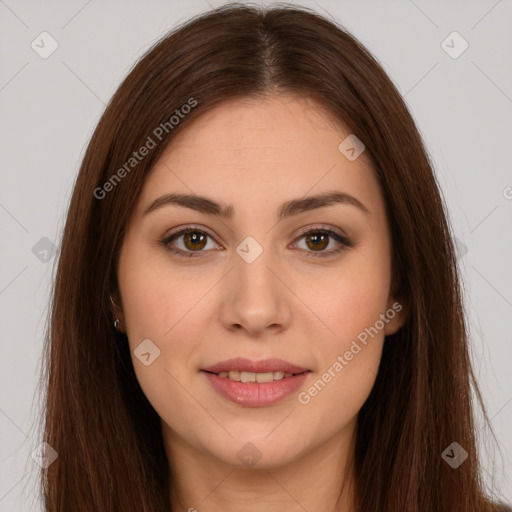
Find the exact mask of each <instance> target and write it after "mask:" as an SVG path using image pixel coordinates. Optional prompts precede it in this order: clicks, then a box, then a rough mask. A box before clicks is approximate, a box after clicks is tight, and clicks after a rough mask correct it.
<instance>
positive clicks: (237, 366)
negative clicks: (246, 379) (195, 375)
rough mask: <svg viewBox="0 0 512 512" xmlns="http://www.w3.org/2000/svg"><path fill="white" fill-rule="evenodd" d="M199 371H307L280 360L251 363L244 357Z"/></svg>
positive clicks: (296, 372) (228, 360) (263, 360)
mask: <svg viewBox="0 0 512 512" xmlns="http://www.w3.org/2000/svg"><path fill="white" fill-rule="evenodd" d="M201 370H202V371H204V372H211V373H220V372H229V371H238V372H253V373H267V372H284V373H293V374H298V373H303V372H306V371H309V370H308V368H301V367H300V366H297V365H295V364H292V363H289V362H287V361H283V360H282V359H262V360H261V361H251V360H250V359H246V358H244V357H235V358H233V359H227V360H226V361H221V362H220V363H217V364H214V365H213V366H208V367H206V368H201Z"/></svg>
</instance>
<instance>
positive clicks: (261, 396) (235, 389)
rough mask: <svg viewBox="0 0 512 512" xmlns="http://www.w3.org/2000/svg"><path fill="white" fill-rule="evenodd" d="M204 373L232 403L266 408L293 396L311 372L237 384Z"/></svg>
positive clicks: (233, 381)
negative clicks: (279, 378)
mask: <svg viewBox="0 0 512 512" xmlns="http://www.w3.org/2000/svg"><path fill="white" fill-rule="evenodd" d="M202 373H203V374H204V375H206V378H207V379H208V380H209V382H210V384H211V385H212V386H213V389H215V391H217V393H219V394H220V395H222V396H223V397H224V398H227V399H228V400H231V402H234V403H235V404H238V405H245V406H247V407H264V406H265V405H272V404H275V403H277V402H279V401H280V400H282V399H284V398H286V397H287V396H289V395H291V394H292V393H293V392H294V391H296V390H297V389H298V388H299V387H300V386H301V385H302V384H303V383H304V381H305V380H306V376H307V374H308V373H309V372H303V373H300V374H298V375H294V376H293V377H285V378H283V379H281V380H273V381H272V382H263V383H259V382H237V381H235V380H231V379H228V378H226V377H219V376H218V375H215V374H214V373H208V372H202Z"/></svg>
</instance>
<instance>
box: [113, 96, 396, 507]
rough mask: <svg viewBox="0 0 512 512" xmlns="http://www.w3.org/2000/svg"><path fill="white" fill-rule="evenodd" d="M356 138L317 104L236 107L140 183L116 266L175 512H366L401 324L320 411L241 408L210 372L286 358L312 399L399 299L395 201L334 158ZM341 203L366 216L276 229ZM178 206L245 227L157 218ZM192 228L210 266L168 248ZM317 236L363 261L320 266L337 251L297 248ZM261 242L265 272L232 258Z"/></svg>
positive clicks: (328, 212)
mask: <svg viewBox="0 0 512 512" xmlns="http://www.w3.org/2000/svg"><path fill="white" fill-rule="evenodd" d="M349 133H350V132H349V131H348V129H347V128H346V127H345V126H344V125H342V124H341V123H340V122H339V121H337V120H335V119H333V118H332V117H331V116H330V115H329V114H328V113H326V112H324V111H322V109H321V108H320V106H319V105H318V104H316V103H315V102H314V101H313V100H310V99H306V98H298V97H294V96H287V95H286V96H285V95H281V96H272V97H269V98H268V99H265V100H261V99H259V100H256V99H244V100H232V101H229V102H227V103H224V104H223V105H221V106H220V107H217V108H215V109H214V110H212V111H210V112H207V113H206V114H203V115H202V116H201V117H200V118H198V119H197V120H195V121H194V122H193V123H191V124H190V125H189V126H187V127H186V128H185V129H184V130H183V131H182V132H180V133H179V134H178V135H177V136H176V137H175V138H174V139H173V141H172V144H171V145H169V146H168V147H167V148H166V150H165V152H164V153H163V155H162V156H161V158H160V159H159V161H158V162H157V164H156V165H155V166H154V168H153V169H152V171H151V173H150V174H149V176H148V178H147V180H146V182H145V185H144V187H143V190H142V192H141V195H140V197H139V200H138V204H137V206H136V208H135V210H134V212H133V215H132V218H131V221H130V223H129V226H128V229H127V232H126V236H125V238H124V241H123V245H122V249H121V253H120V259H119V268H118V283H119V294H118V295H116V298H117V300H118V301H119V302H117V303H118V304H122V306H121V307H122V311H121V313H119V311H116V317H118V318H119V319H120V321H121V323H120V326H119V328H120V330H123V331H124V332H126V333H127V336H128V339H129V344H130V349H131V353H132V359H133V364H134V368H135V372H136V375H137V378H138V380H139V382H140V385H141V387H142V389H143V391H144V393H145V394H146V396H147V398H148V400H149V401H150V403H151V404H152V406H153V407H154V408H155V410H156V411H157V413H158V414H159V416H160V418H161V419H162V432H163V438H164V444H165V448H166V453H167V457H168V460H169V464H170V467H171V472H172V474H173V475H174V479H173V482H174V485H175V487H176V494H175V497H174V498H172V505H173V507H175V508H173V510H181V511H188V510H191V511H192V510H197V511H199V512H201V511H203V510H207V511H212V512H217V511H221V510H222V511H224V512H225V511H235V510H241V509H243V510H244V511H247V512H254V511H260V512H261V511H265V512H273V511H276V512H277V511H279V512H281V511H282V510H287V511H303V510H304V509H306V510H325V511H331V510H340V511H352V510H353V502H352V500H353V494H352V485H351V484H353V478H352V463H353V462H352V461H353V453H354V441H355V433H356V421H357V414H358V412H359V410H360V408H361V407H362V405H363V404H364V402H365V400H366V398H367V397H368V395H369V393H370V391H371V389H372V386H373V384H374V382H375V377H376V374H377V371H378V366H379V362H380V358H381V353H382V347H383V343H384V338H385V336H386V335H389V334H392V333H394V332H396V331H397V330H398V329H399V328H400V327H401V325H402V324H403V320H404V310H402V311H401V312H400V313H397V314H396V316H395V317H394V319H393V320H389V321H388V322H387V323H385V327H384V328H383V329H381V330H379V332H378V334H377V335H375V336H374V337H373V338H369V341H368V343H367V345H366V346H363V345H361V344H359V345H361V346H362V347H363V348H362V350H361V351H360V352H359V353H357V355H355V356H354V357H353V359H352V360H351V361H348V362H347V365H346V366H344V367H343V369H342V371H340V372H338V373H337V374H336V376H335V377H334V378H332V379H331V381H330V382H329V383H328V384H327V385H326V386H325V387H324V388H323V389H322V390H321V391H320V392H319V393H318V394H317V395H316V396H314V397H312V398H311V400H310V401H309V403H307V404H302V403H300V402H299V401H298V397H297V395H298V393H294V394H292V395H291V396H288V397H286V398H285V399H283V400H281V401H280V402H278V403H277V404H274V405H271V406H265V407H247V406H243V405H239V404H235V403H232V402H230V401H228V400H226V399H225V398H223V397H222V396H220V395H219V394H217V392H216V391H215V390H213V388H212V387H211V385H210V384H209V382H208V380H207V379H206V378H205V376H204V374H203V373H201V372H200V369H201V368H204V367H206V366H209V365H212V364H215V363H217V362H220V361H223V360H225V359H229V358H232V357H237V356H241V357H247V358H249V359H252V360H261V359H266V358H269V357H276V358H280V359H283V360H285V361H289V362H291V363H294V364H297V365H299V366H301V367H304V368H308V369H310V370H311V373H309V374H308V376H307V380H306V382H305V384H304V386H302V388H301V389H300V390H299V391H304V390H307V389H308V388H310V387H311V386H312V384H313V383H314V382H316V381H318V379H319V378H321V376H322V374H324V373H325V372H326V370H327V369H328V368H329V367H332V366H333V363H334V362H335V361H336V360H337V358H338V356H339V355H343V354H344V353H345V352H346V351H347V350H349V348H350V346H351V344H352V342H353V341H354V340H356V339H357V336H358V335H359V334H360V333H361V332H362V331H364V330H365V328H368V327H370V326H374V325H375V323H376V321H377V320H378V319H379V317H380V315H381V314H384V313H385V312H386V311H387V310H389V309H390V308H392V305H393V303H395V302H396V301H397V299H396V298H395V297H393V296H391V292H390V290H391V286H390V285H391V263H392V260H391V254H392V253H391V249H392V247H391V238H390V231H389V225H388V219H387V217H386V211H385V203H384V198H383V195H382V192H381V190H380V188H379V185H378V182H377V179H376V177H375V174H374V172H373V170H372V168H371V165H370V162H369V160H368V159H367V158H366V155H365V153H364V152H363V154H362V155H361V156H360V157H358V158H357V159H356V160H355V161H349V160H348V159H347V158H346V157H345V156H344V155H343V154H342V153H341V152H340V150H339V149H338V145H339V144H340V142H341V141H343V140H344V139H345V137H346V136H347V135H348V134H349ZM333 190H336V191H342V192H345V193H348V194H350V195H352V196H354V197H355V198H357V199H358V200H359V201H360V202H361V203H363V204H364V205H365V206H366V208H367V209H368V211H369V213H365V212H363V211H361V210H360V209H358V208H357V207H355V206H353V205H350V204H334V205H331V206H327V207H322V208H319V209H316V210H312V211H307V212H302V213H299V214H298V215H295V216H292V217H289V218H285V219H283V220H281V221H280V222H277V220H276V212H277V211H278V208H279V207H280V206H281V204H282V203H284V202H286V201H289V200H292V199H298V198H303V197H304V196H311V195H316V194H319V193H323V192H327V191H333ZM171 192H173V193H185V194H187V193H193V194H198V195H202V196H207V197H209V198H212V199H214V200H216V201H218V202H220V203H222V204H223V205H232V206H233V208H234V214H233V218H232V219H225V218H220V217H217V216H215V215H209V214H205V213H200V212H197V211H195V210H192V209H189V208H184V207H180V206H176V205H166V206H163V207H161V208H158V209H156V210H154V211H153V212H151V213H149V214H147V215H144V211H145V209H146V208H147V207H148V205H149V204H151V203H152V201H153V200H154V199H156V198H158V197H160V196H162V195H164V194H166V193H171ZM188 224H196V225H197V228H196V229H201V230H204V231H207V232H208V234H210V235H211V237H209V238H207V243H206V245H204V243H203V245H201V244H199V245H201V248H200V249H199V251H202V253H201V254H199V255H198V256H197V257H191V258H185V257H179V256H177V255H174V254H172V253H170V252H168V251H167V250H166V249H165V248H164V246H163V245H162V244H161V240H163V239H164V238H165V237H166V236H168V235H169V234H171V233H172V232H173V231H177V230H178V229H176V228H181V227H185V226H186V225H188ZM322 226H323V227H324V228H325V227H326V226H327V227H330V226H332V227H333V230H334V231H336V232H338V233H340V234H343V235H345V236H346V237H348V238H349V240H351V241H352V242H353V247H349V248H344V249H343V250H341V251H340V252H338V253H334V254H331V255H330V256H327V257H315V254H317V253H318V252H322V251H323V252H329V251H330V250H331V249H335V248H337V247H339V244H340V243H339V242H337V241H336V239H335V238H332V237H329V238H328V246H325V245H322V248H321V249H318V248H315V245H314V244H312V243H311V241H310V242H309V244H308V243H307V240H308V237H301V238H300V235H301V233H300V230H301V229H303V228H310V227H311V228H321V227H322ZM192 231H193V230H192ZM249 235H250V236H252V237H253V238H254V239H255V240H256V241H257V242H258V243H259V244H260V246H261V247H262V248H263V252H262V254H261V255H260V256H259V257H258V258H257V259H256V260H255V261H254V262H252V263H247V262H246V261H245V260H244V259H242V258H241V257H240V256H239V255H238V254H237V252H236V248H237V246H238V245H239V244H240V243H241V242H242V241H243V240H244V239H245V238H246V237H247V236H249ZM310 239H311V237H309V240H310ZM195 243H196V244H197V241H196V242H195ZM185 244H186V240H185V237H184V236H183V235H182V236H180V237H178V238H176V239H175V240H174V241H173V242H170V245H174V247H176V248H177V249H182V250H183V251H187V250H188V251H189V252H193V251H194V247H197V246H194V245H193V242H192V244H191V243H190V242H188V245H185ZM196 254H197V249H196ZM144 339H150V340H151V341H152V342H153V343H154V344H155V345H156V346H157V347H158V349H159V350H160V356H159V357H157V358H156V359H155V360H154V362H152V363H151V364H150V365H148V366H145V365H144V364H142V363H141V361H140V360H139V359H138V358H137V357H135V355H134V352H133V351H134V350H135V349H136V348H137V346H138V345H139V344H140V343H141V342H142V340H144ZM247 443H252V444H253V445H254V446H255V447H256V448H257V453H258V454H259V456H260V459H259V461H258V462H257V464H256V465H255V466H253V467H248V466H246V465H244V464H243V463H242V462H241V460H240V459H239V457H238V456H237V453H238V452H239V450H240V449H242V448H243V447H244V446H245V445H246V444H247ZM246 449H247V448H246ZM342 481H345V483H346V485H345V486H343V488H342ZM340 491H341V498H340V501H339V503H338V504H337V505H336V498H337V496H338V494H340Z"/></svg>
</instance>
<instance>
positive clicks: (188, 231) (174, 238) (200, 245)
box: [160, 226, 217, 258]
mask: <svg viewBox="0 0 512 512" xmlns="http://www.w3.org/2000/svg"><path fill="white" fill-rule="evenodd" d="M209 242H210V244H211V245H210V246H208V243H209ZM160 243H161V244H162V245H163V246H164V248H165V249H166V250H168V251H169V252H171V253H173V254H176V255H178V256H184V257H187V258H189V257H191V256H192V257H193V256H201V255H202V254H203V253H207V252H209V251H208V249H215V248H217V245H216V244H215V243H214V240H213V238H212V236H211V235H210V234H208V233H206V232H205V231H202V230H201V229H197V228H195V227H194V226H188V227H186V228H184V229H182V230H181V231H177V232H176V233H173V234H172V235H170V236H168V237H166V238H164V239H163V240H161V242H160Z"/></svg>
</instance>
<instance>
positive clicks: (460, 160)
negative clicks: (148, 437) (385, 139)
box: [0, 0, 512, 512]
mask: <svg viewBox="0 0 512 512" xmlns="http://www.w3.org/2000/svg"><path fill="white" fill-rule="evenodd" d="M222 3H224V2H220V1H219V2H217V1H213V0H209V1H208V2H207V1H205V0H194V1H188V2H186V5H185V2H183V3H182V2H178V1H169V0H168V1H156V0H153V1H149V2H148V1H146V2H143V1H140V0H139V1H124V2H121V1H105V0H102V1H99V0H90V1H85V0H83V1H69V0H68V1H66V2H64V1H60V2H55V1H46V2H44V4H43V3H42V2H36V1H31V2H29V1H15V0H0V62H1V72H0V116H1V117H0V118H1V120H2V122H1V127H0V130H1V137H0V161H1V166H2V173H1V188H0V228H1V238H2V251H1V252H0V261H1V267H0V268H1V270H0V310H1V322H2V324H1V325H2V345H1V347H2V351H1V357H0V369H1V372H0V461H1V470H0V511H10V512H12V511H18V510H20V511H27V512H28V511H31V512H32V511H34V510H40V505H38V504H37V498H36V493H35V485H36V476H37V470H38V469H39V467H38V466H37V465H36V463H35V462H34V461H33V460H32V458H31V453H32V451H33V450H34V449H35V448H36V446H37V445H38V444H39V443H40V440H39V439H40V433H39V432H37V429H36V427H35V423H34V422H35V419H36V416H37V414H39V410H40V405H41V404H40V402H39V400H38V395H37V388H36V386H37V381H38V376H39V371H40V359H41V351H42V340H43V332H44V327H45V321H46V314H47V309H48V299H49V289H50V288H49V285H50V283H51V279H52V271H53V265H54V264H55V262H56V259H55V258H54V257H52V253H51V251H50V252H48V249H49V248H51V245H50V244H49V241H48V240H43V241H41V239H43V238H45V237H46V238H47V239H49V240H50V241H51V242H52V243H53V244H55V245H57V244H58V243H59V241H60V234H61V230H62V228H63V225H64V218H65V213H66V208H67V204H68V200H69V197H70V194H71V190H72V185H73V181H74V179H75V176H76V173H77V171H78V168H79V164H80V161H81V158H82V157H83V154H84V150H85V147H86V144H87V143H88V141H89V138H90V136H91V134H92V130H93V128H94V126H95V125H96V123H97V122H98V120H99V118H100V116H101V114H102V112H103V109H104V106H105V103H106V102H107V101H108V99H109V98H110V97H111V95H112V94H113V92H114V91H115V89H116V87H117V86H118V85H119V83H120V81H121V79H122V78H123V77H124V76H125V75H126V73H127V72H128V70H129V69H130V67H131V66H132V65H133V64H134V62H135V61H136V60H137V59H138V58H139V57H140V56H141V55H142V53H143V52H144V51H145V50H146V49H148V48H149V47H150V46H151V45H152V44H153V43H154V42H155V41H156V40H157V39H159V38H160V37H161V36H163V35H164V34H165V33H166V32H167V31H168V30H170V29H172V28H173V27H175V26H176V25H177V24H178V23H179V22H181V21H184V20H186V19H188V18H190V17H191V16H192V15H195V14H198V13H200V12H203V11H205V10H208V9H209V5H210V6H214V7H216V6H218V5H220V4H222ZM265 3H272V2H265ZM208 4H209V5H208ZM301 5H304V6H308V7H312V8H314V9H315V10H317V11H318V12H319V13H320V14H324V15H330V16H333V17H334V18H335V19H336V20H338V21H339V22H340V23H342V24H343V25H344V26H345V27H346V28H348V29H349V30H350V31H351V32H352V33H353V34H354V35H355V36H356V37H358V38H359V40H360V41H361V42H362V43H363V44H365V45H366V46H367V47H368V48H369V49H370V51H372V52H373V54H374V55H375V56H376V57H377V58H378V59H379V61H380V62H381V64H382V65H383V67H384V69H385V70H386V71H387V72H388V74H389V75H390V77H391V79H392V80H393V81H394V83H395V84H396V85H397V87H398V88H399V90H400V91H401V92H402V94H403V95H404V97H405V99H406V101H407V103H408V105H409V108H410V110H411V112H412V114H413V116H414V118H415V120H416V122H417V124H418V127H419V129H420V131H421V133H422V135H423V137H424V139H425V141H426V143H427V147H428V149H429V151H430V153H431V155H432V158H433V161H434V163H435V166H436V173H437V176H438V179H439V182H440V184H441V187H442V189H443V194H444V196H445V198H446V202H447V204H448V208H449V212H450V217H451V222H452V225H453V229H454V232H455V234H456V236H457V239H458V240H459V242H458V245H459V266H460V272H461V276H462V279H463V281H464V286H465V290H466V298H465V300H466V305H467V316H468V325H469V327H470V330H471V339H472V348H471V350H472V357H473V360H474V365H475V372H476V376H477V378H478V381H479V383H480V385H481V388H482V391H483V396H484V399H485V403H486V406H487V409H488V413H489V417H490V418H492V427H493V429H494V431H495V433H496V437H497V441H498V448H496V446H495V445H494V444H493V443H492V438H491V437H490V436H489V435H488V431H487V430H486V429H483V430H481V431H480V434H481V437H482V439H481V446H482V448H483V449H484V457H483V462H484V468H485V473H486V475H488V476H489V477H490V476H492V475H494V478H495V487H494V491H495V492H496V493H497V495H498V496H501V497H502V499H506V500H508V501H509V502H512V482H511V481H512V478H510V475H511V474H512V429H511V428H510V427H511V425H512V372H511V370H510V361H511V360H512V357H511V356H512V342H511V334H510V333H511V328H512V272H511V270H510V262H511V261H512V230H511V229H510V228H511V225H512V223H511V221H512V164H511V158H510V146H511V143H512V127H511V125H512V122H511V121H512V58H511V53H512V52H511V51H512V30H510V27H511V26H512V1H511V0H500V1H496V0H485V1H484V0H481V1H476V0H475V1H467V0H466V1H464V2H462V1H460V2H459V1H446V0H445V1H427V0H414V1H412V0H396V1H364V0H359V1H356V0H352V1H348V0H343V1H337V2H336V1H327V0H323V1H322V0H319V1H318V2H308V1H304V2H301ZM43 31H47V32H48V33H50V34H51V36H52V37H53V38H54V39H55V40H56V41H57V42H58V45H59V46H58V49H57V50H56V51H55V52H54V53H53V54H52V55H51V56H49V57H48V58H47V59H43V58H41V57H40V55H39V54H38V53H36V51H34V50H33V49H32V47H31V44H32V42H33V41H34V40H35V42H36V43H38V41H39V44H40V46H42V43H40V40H41V38H40V37H38V36H39V34H41V32H43ZM453 31H457V32H459V33H460V34H461V36H462V37H463V38H464V39H465V40H466V41H467V42H468V44H469V47H468V49H467V50H466V51H465V52H464V53H462V54H461V55H460V56H459V57H458V58H452V57H451V56H450V55H449V54H448V53H446V51H445V50H444V49H443V47H442V41H443V40H445V39H446V38H447V36H448V35H449V34H451V33H452V32H453ZM452 40H453V42H451V41H452ZM447 41H448V42H447V44H449V45H450V46H452V47H453V48H452V49H451V50H450V51H451V52H454V51H458V50H459V49H460V48H461V43H460V41H457V40H454V39H453V38H452V39H450V38H449V39H448V40H447ZM36 43H35V44H36ZM445 44H446V43H445ZM45 48H46V49H48V48H49V40H46V43H45ZM34 247H35V248H34ZM45 251H46V252H45ZM46 260H48V261H46ZM433 300H435V298H433ZM493 461H494V464H493Z"/></svg>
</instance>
